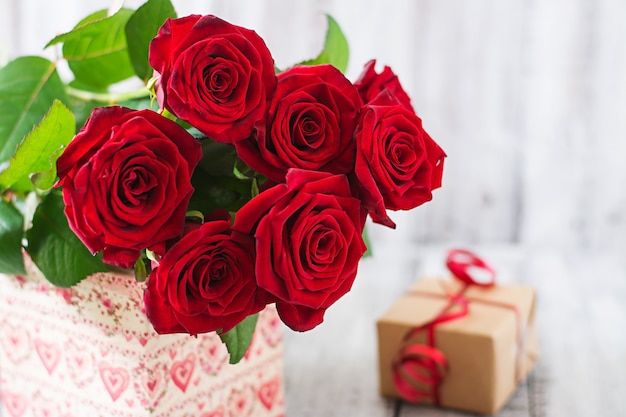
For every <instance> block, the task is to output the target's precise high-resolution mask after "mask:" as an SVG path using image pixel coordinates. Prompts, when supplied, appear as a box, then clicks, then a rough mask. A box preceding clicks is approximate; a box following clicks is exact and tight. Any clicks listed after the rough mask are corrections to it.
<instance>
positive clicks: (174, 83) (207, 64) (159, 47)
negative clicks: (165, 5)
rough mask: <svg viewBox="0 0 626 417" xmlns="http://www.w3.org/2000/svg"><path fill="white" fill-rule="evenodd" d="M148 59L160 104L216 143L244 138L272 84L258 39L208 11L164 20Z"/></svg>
mask: <svg viewBox="0 0 626 417" xmlns="http://www.w3.org/2000/svg"><path fill="white" fill-rule="evenodd" d="M149 58H150V65H151V66H152V67H153V68H154V69H155V70H156V72H157V73H158V75H160V78H159V79H158V81H157V98H158V100H159V103H160V105H161V106H163V107H165V108H166V109H167V110H169V111H170V112H172V113H173V114H174V115H176V116H177V117H178V118H180V119H182V120H184V121H186V122H188V123H189V124H191V125H192V126H194V127H195V128H197V129H198V130H200V131H201V132H202V133H204V134H205V135H207V136H208V137H210V138H211V139H213V140H215V141H218V142H223V143H233V142H236V141H239V140H242V139H245V138H247V137H248V136H250V135H251V134H252V133H253V131H254V129H255V125H256V124H258V123H262V121H263V118H264V116H265V111H266V104H267V100H268V99H269V98H270V97H271V96H272V94H273V92H274V89H275V88H276V75H275V73H274V60H273V58H272V56H271V54H270V51H269V50H268V49H267V46H266V45H265V43H264V42H263V39H261V37H260V36H259V35H257V34H256V32H254V31H252V30H248V29H245V28H242V27H239V26H235V25H232V24H230V23H228V22H225V21H223V20H221V19H219V18H217V17H215V16H212V15H207V16H198V15H190V16H187V17H183V18H179V19H173V20H172V19H168V20H166V21H165V23H164V24H163V26H162V27H161V28H160V30H159V32H158V34H157V36H156V37H155V38H154V39H153V40H152V42H151V43H150V52H149Z"/></svg>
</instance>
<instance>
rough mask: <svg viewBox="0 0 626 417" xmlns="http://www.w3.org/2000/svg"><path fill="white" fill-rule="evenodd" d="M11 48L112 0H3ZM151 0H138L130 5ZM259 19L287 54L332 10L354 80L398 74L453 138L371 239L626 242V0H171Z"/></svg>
mask: <svg viewBox="0 0 626 417" xmlns="http://www.w3.org/2000/svg"><path fill="white" fill-rule="evenodd" d="M0 1H1V3H0V4H1V5H2V6H1V10H0V11H1V13H0V60H1V61H2V62H6V61H7V60H9V59H12V58H14V57H16V56H17V55H21V54H37V55H41V54H44V55H46V56H48V57H54V56H55V54H58V53H59V52H58V50H55V49H54V48H49V49H48V50H45V51H44V50H43V46H44V45H45V44H46V43H47V41H48V40H49V39H51V38H52V37H53V36H54V35H55V34H58V33H62V32H65V31H68V30H70V29H71V28H72V26H73V25H74V24H75V23H76V22H77V21H78V20H80V19H81V18H82V17H84V16H86V15H87V14H88V13H91V12H93V11H96V10H98V9H102V8H108V7H116V6H119V4H120V3H121V2H119V1H111V0H90V1H84V0H55V1H50V0H48V1H42V0H0ZM141 3H142V1H140V0H132V1H131V0H129V1H127V2H126V3H125V4H126V5H127V6H128V7H133V8H134V7H137V6H138V5H140V4H141ZM173 3H174V6H175V8H176V10H177V12H178V14H179V16H182V15H185V14H189V13H201V14H206V13H213V14H216V15H218V16H220V17H222V18H224V19H226V20H229V21H231V22H232V23H235V24H239V25H242V26H246V27H249V28H253V29H255V30H256V31H257V32H258V33H259V34H260V35H261V36H262V37H263V38H264V39H265V41H266V43H267V44H268V46H269V48H270V50H271V51H272V53H273V55H274V58H275V60H276V64H277V65H278V66H279V67H282V68H284V67H287V66H289V65H291V64H293V63H296V62H298V61H301V60H303V59H307V58H311V57H313V56H315V55H317V53H318V52H319V50H320V49H321V46H322V43H323V35H324V33H325V30H326V27H325V25H326V21H325V18H324V13H330V14H331V15H333V16H334V17H335V19H336V20H337V21H338V23H339V24H340V25H341V27H342V28H343V30H344V32H345V34H346V36H347V38H348V41H349V44H350V47H351V58H350V66H349V70H348V74H347V76H348V77H349V78H350V79H351V80H353V81H354V80H355V79H356V78H357V77H358V75H359V73H360V71H361V68H362V66H363V64H365V62H367V61H368V60H370V59H372V58H376V59H377V60H378V68H379V69H382V67H383V66H384V65H389V66H390V67H391V68H392V69H393V70H394V71H395V72H396V73H397V74H398V75H399V77H400V80H401V82H402V83H403V85H404V86H405V88H406V90H407V91H408V93H409V95H410V96H411V97H412V100H413V104H414V107H415V108H416V110H417V112H418V114H419V115H420V116H421V117H422V119H423V121H424V126H425V128H426V129H427V131H428V132H429V133H430V135H431V136H432V137H433V138H434V139H435V140H436V141H437V142H438V143H439V144H440V145H441V146H442V147H443V148H444V149H445V151H446V152H447V154H448V159H447V161H446V164H447V165H446V169H445V171H444V186H443V188H442V189H440V190H437V191H436V192H435V195H434V200H433V202H431V203H429V204H427V205H425V206H423V207H421V208H419V209H417V210H413V211H411V212H406V213H405V212H403V213H394V214H393V215H392V218H393V219H394V220H395V221H396V223H397V224H398V228H397V230H395V231H392V230H387V229H386V228H384V227H378V226H376V227H371V228H370V234H371V236H372V240H373V242H376V243H375V245H378V244H380V245H384V244H385V242H388V241H394V242H395V243H398V242H405V243H409V244H417V245H422V244H431V243H432V244H460V245H473V244H518V243H521V244H528V245H531V246H533V247H534V248H536V249H541V248H546V249H550V250H551V249H558V248H563V249H584V250H594V251H595V250H598V251H605V250H609V249H610V250H616V251H618V252H621V253H624V252H626V42H625V41H626V24H625V23H624V22H625V20H624V17H625V16H626V2H624V1H621V0H598V1H594V2H591V1H586V0H549V1H539V0H524V1H502V0H480V1H479V0H445V1H441V0H393V1H390V0H358V1H357V0H298V1H286V0H212V1H209V0H174V1H173Z"/></svg>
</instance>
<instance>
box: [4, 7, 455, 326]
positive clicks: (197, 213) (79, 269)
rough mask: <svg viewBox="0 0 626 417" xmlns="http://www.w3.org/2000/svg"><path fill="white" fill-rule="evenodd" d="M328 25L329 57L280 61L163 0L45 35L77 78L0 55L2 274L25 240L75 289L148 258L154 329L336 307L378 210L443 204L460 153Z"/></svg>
mask: <svg viewBox="0 0 626 417" xmlns="http://www.w3.org/2000/svg"><path fill="white" fill-rule="evenodd" d="M328 25H329V26H328V32H327V39H326V43H325V47H324V50H323V51H322V53H321V54H320V55H319V56H318V57H317V58H315V59H312V60H309V61H307V62H303V63H300V64H298V65H294V66H292V67H291V68H288V69H286V70H284V71H281V70H279V69H277V68H276V67H275V65H274V60H273V58H272V55H271V53H270V51H269V50H268V48H267V46H266V44H265V42H264V41H263V39H262V38H261V37H260V36H259V35H258V34H257V33H255V32H254V31H252V30H249V29H246V28H243V27H239V26H236V25H233V24H230V23H228V22H225V21H224V20H221V19H219V18H218V17H215V16H211V15H208V16H199V15H190V16H185V17H182V18H176V15H175V12H174V10H173V8H172V6H171V4H170V3H169V1H168V0H150V1H148V2H147V3H146V4H144V5H143V6H142V7H140V8H139V9H137V10H130V9H125V8H122V9H120V10H119V11H117V12H116V13H114V14H108V13H107V11H100V12H96V13H95V14H92V15H90V16H89V17H87V18H86V19H84V20H83V21H81V22H80V23H79V24H78V25H77V26H76V27H75V28H74V29H73V30H72V31H70V32H68V33H65V34H62V35H59V36H57V37H55V38H54V39H53V40H52V41H51V42H50V43H49V44H48V46H50V45H54V44H61V43H62V44H63V47H62V54H63V59H64V60H65V61H67V63H68V65H69V68H70V70H71V73H72V75H73V79H72V80H71V81H69V82H64V81H62V80H61V78H60V77H59V75H58V74H57V71H56V64H55V63H54V62H51V61H48V60H47V59H44V58H41V57H19V58H17V59H15V60H14V61H11V62H10V63H9V64H7V65H6V66H5V67H4V68H2V69H0V103H2V108H3V111H2V113H3V114H2V116H1V118H0V143H1V144H2V146H1V147H0V161H3V165H2V172H1V173H0V189H1V190H2V197H3V198H2V200H1V201H0V219H1V220H2V222H1V223H2V226H3V227H2V229H1V230H0V247H1V248H2V251H1V252H0V272H5V273H15V274H19V273H22V272H23V270H24V266H23V257H22V250H25V251H26V252H27V253H28V255H29V256H30V257H31V258H32V260H33V261H34V262H35V264H36V265H37V266H38V267H39V269H41V271H42V272H43V273H44V275H45V276H46V277H47V278H48V279H49V280H50V281H51V282H52V283H54V284H56V285H59V286H71V285H74V284H76V283H77V282H79V281H80V280H81V279H83V278H84V277H86V276H88V275H89V274H92V273H95V272H98V271H107V270H111V268H122V269H131V268H132V269H134V270H135V274H136V276H137V277H138V278H139V279H146V278H147V286H146V289H145V294H144V301H145V306H146V313H147V315H148V318H149V319H150V321H151V322H152V324H153V325H154V328H155V330H156V331H157V332H158V333H177V332H181V333H189V334H192V335H193V334H198V333H204V332H212V331H217V332H220V334H227V333H228V332H229V331H231V330H232V329H234V328H237V329H238V331H240V332H242V333H247V334H251V333H252V330H253V329H254V320H255V314H256V313H257V312H259V311H260V310H262V309H263V308H264V307H265V306H266V305H267V304H269V303H276V306H277V309H278V312H279V314H280V317H281V319H282V320H283V321H284V323H285V324H286V325H287V326H289V327H291V328H292V329H294V330H298V331H305V330H309V329H312V328H313V327H315V326H317V325H318V324H320V323H321V322H322V321H323V316H324V313H325V311H326V309H327V308H329V307H330V306H331V305H332V304H333V303H335V302H336V301H337V300H338V299H339V298H340V297H341V296H343V295H344V294H345V293H346V292H348V291H349V290H350V288H351V286H352V283H353V281H354V279H355V276H356V274H357V266H358V263H359V259H360V258H361V257H362V256H363V254H364V252H365V250H366V245H365V243H364V240H363V232H364V225H365V221H366V216H367V215H369V216H370V217H371V219H372V220H373V221H374V222H376V223H380V224H383V225H386V226H389V227H395V225H394V223H393V221H392V220H391V219H390V217H389V215H388V213H387V211H388V210H409V209H412V208H414V207H417V206H419V205H421V204H423V203H425V202H427V201H429V200H430V199H431V197H432V195H431V192H432V190H433V189H435V188H438V187H439V186H440V185H441V176H442V171H443V160H444V157H445V154H444V152H443V151H442V149H441V148H440V147H439V146H438V145H437V144H436V143H435V142H434V141H433V140H432V139H431V138H430V137H429V135H428V134H427V133H426V132H425V131H424V129H423V127H422V122H421V120H420V118H419V117H418V116H417V115H416V113H415V111H414V109H413V108H412V106H411V101H410V99H409V97H408V96H407V94H406V92H405V91H404V90H403V88H402V86H401V85H400V83H399V81H398V78H397V77H396V75H395V74H394V73H393V72H392V70H391V69H390V68H388V67H385V68H384V70H383V71H382V72H381V73H378V72H376V70H375V61H370V62H369V63H367V64H366V65H365V67H364V69H363V72H362V74H361V75H360V77H359V78H358V79H357V80H356V81H355V82H354V83H352V82H351V81H349V80H348V79H347V78H346V77H345V76H344V75H343V72H345V69H346V66H347V42H346V40H345V38H344V36H343V34H342V33H341V30H340V29H339V26H338V25H337V23H336V22H335V21H334V20H333V19H332V18H330V17H329V18H328ZM133 76H137V77H139V79H141V80H142V81H143V86H142V87H141V88H139V89H138V90H136V91H122V92H119V91H117V92H115V89H111V88H110V86H112V85H114V84H116V83H118V82H119V81H122V80H125V79H127V78H129V77H133ZM154 98H156V100H154ZM76 127H78V128H79V131H78V133H77V134H75V129H76ZM57 177H58V180H57ZM32 207H34V210H31V211H32V212H33V213H34V214H33V213H30V214H29V208H32ZM24 224H26V227H24Z"/></svg>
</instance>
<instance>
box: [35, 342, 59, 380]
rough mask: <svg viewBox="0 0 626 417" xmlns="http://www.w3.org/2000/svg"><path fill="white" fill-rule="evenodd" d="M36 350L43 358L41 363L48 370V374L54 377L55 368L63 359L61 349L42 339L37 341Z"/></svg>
mask: <svg viewBox="0 0 626 417" xmlns="http://www.w3.org/2000/svg"><path fill="white" fill-rule="evenodd" d="M35 350H36V351H37V354H38V355H39V358H41V362H42V363H43V365H44V366H45V367H46V369H47V370H48V373H49V374H50V375H52V372H53V371H54V368H56V366H57V364H58V363H59V359H60V358H61V348H60V347H59V346H58V345H56V344H54V343H48V342H45V341H43V340H41V339H35Z"/></svg>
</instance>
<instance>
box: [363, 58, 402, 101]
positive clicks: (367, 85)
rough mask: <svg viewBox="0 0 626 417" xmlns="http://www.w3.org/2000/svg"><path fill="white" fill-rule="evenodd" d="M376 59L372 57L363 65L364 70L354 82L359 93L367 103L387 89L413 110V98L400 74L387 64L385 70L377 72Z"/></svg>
mask: <svg viewBox="0 0 626 417" xmlns="http://www.w3.org/2000/svg"><path fill="white" fill-rule="evenodd" d="M375 67H376V60H375V59H372V60H371V61H369V62H367V64H365V66H364V67H363V71H362V72H361V75H359V78H358V79H357V80H356V81H355V82H354V85H355V86H356V88H357V90H358V91H359V95H360V96H361V98H362V99H363V102H364V103H365V104H367V103H369V102H371V101H372V100H374V99H375V98H376V97H377V96H378V94H380V92H381V91H383V90H387V91H388V92H389V93H391V95H393V96H394V97H395V98H396V99H397V100H398V101H399V102H400V103H401V104H402V105H404V106H405V107H406V108H408V109H409V110H411V111H414V110H413V106H411V99H410V98H409V96H408V94H407V93H406V92H405V91H404V88H402V84H400V80H399V79H398V76H397V75H396V74H394V72H393V71H392V69H391V68H389V67H388V66H385V67H384V68H383V71H382V72H381V73H380V74H379V73H377V72H376V69H375Z"/></svg>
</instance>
